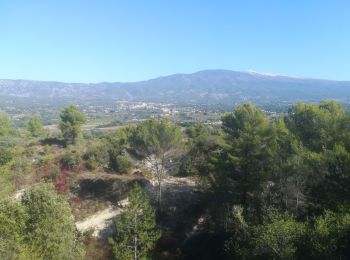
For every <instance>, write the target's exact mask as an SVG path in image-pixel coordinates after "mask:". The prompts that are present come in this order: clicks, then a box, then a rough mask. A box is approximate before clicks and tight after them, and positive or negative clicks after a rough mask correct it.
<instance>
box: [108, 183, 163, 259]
mask: <svg viewBox="0 0 350 260" xmlns="http://www.w3.org/2000/svg"><path fill="white" fill-rule="evenodd" d="M128 200H129V205H128V206H127V208H126V210H125V212H124V213H123V214H122V215H121V216H120V217H118V218H116V234H115V235H114V237H113V238H110V243H111V244H112V247H113V252H114V255H115V259H120V260H127V259H134V260H137V259H144V258H147V257H149V256H150V255H151V253H152V250H153V249H154V247H155V243H156V242H157V240H158V239H159V238H160V231H158V230H157V228H156V219H155V211H154V210H153V208H152V206H151V204H150V201H149V199H148V197H147V195H146V194H145V193H144V192H143V191H142V189H141V187H140V186H139V185H135V188H134V189H133V191H131V192H130V194H129V196H128Z"/></svg>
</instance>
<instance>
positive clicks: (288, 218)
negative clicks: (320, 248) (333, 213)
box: [254, 211, 305, 259]
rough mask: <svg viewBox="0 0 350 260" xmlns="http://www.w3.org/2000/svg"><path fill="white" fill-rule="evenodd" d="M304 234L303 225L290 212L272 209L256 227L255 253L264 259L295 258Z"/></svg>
mask: <svg viewBox="0 0 350 260" xmlns="http://www.w3.org/2000/svg"><path fill="white" fill-rule="evenodd" d="M304 234H305V225H304V224H303V223H300V222H297V221H295V219H294V217H293V216H292V215H291V214H289V213H278V212H275V211H272V212H270V213H269V216H268V219H266V220H265V221H264V222H263V224H262V225H260V226H258V227H257V228H256V238H255V239H254V240H255V241H254V244H255V254H256V255H258V256H259V257H263V258H265V259H295V258H296V253H297V249H298V244H299V243H300V241H301V239H302V238H303V236H304Z"/></svg>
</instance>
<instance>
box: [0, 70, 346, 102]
mask: <svg viewBox="0 0 350 260" xmlns="http://www.w3.org/2000/svg"><path fill="white" fill-rule="evenodd" d="M0 97H16V98H31V99H42V98H44V99H45V98H54V99H72V100H77V101H84V100H94V99H99V100H101V99H102V100H104V99H105V100H112V101H113V100H125V101H145V102H166V103H174V104H179V103H181V104H237V103H242V102H245V101H252V102H255V103H258V104H266V103H269V102H288V103H291V102H297V101H320V100H322V99H336V100H338V101H340V102H350V81H332V80H320V79H306V78H297V77H288V76H281V75H270V74H260V73H257V72H237V71H230V70H205V71H199V72H196V73H192V74H174V75H170V76H164V77H159V78H155V79H150V80H146V81H139V82H128V83H120V82H115V83H106V82H105V83H92V84H86V83H63V82H49V81H30V80H0Z"/></svg>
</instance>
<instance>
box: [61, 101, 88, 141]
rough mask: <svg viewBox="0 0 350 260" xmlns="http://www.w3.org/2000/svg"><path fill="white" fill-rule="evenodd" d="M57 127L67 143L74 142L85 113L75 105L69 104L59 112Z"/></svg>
mask: <svg viewBox="0 0 350 260" xmlns="http://www.w3.org/2000/svg"><path fill="white" fill-rule="evenodd" d="M60 118H61V120H60V122H59V127H60V129H61V131H62V134H63V137H64V139H65V141H66V142H67V143H72V144H74V143H75V142H76V140H77V138H78V137H79V135H80V134H81V125H82V124H84V123H85V122H86V118H85V115H84V114H83V113H82V112H81V111H80V110H79V108H78V107H77V106H76V105H69V106H67V107H66V108H64V109H63V110H62V111H61V113H60Z"/></svg>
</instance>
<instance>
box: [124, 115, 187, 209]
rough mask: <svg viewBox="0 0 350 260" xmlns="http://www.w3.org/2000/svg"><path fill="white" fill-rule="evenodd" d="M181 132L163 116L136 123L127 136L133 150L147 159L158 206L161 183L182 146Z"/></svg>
mask: <svg viewBox="0 0 350 260" xmlns="http://www.w3.org/2000/svg"><path fill="white" fill-rule="evenodd" d="M182 139H183V138H182V133H181V130H180V128H179V127H178V126H176V125H172V124H170V122H169V120H168V119H166V118H164V119H162V120H160V121H157V120H156V119H150V120H147V121H145V122H142V123H141V124H139V125H137V127H136V128H135V129H133V131H132V133H131V135H130V136H129V142H130V144H131V146H132V148H133V149H134V151H135V152H136V153H137V154H139V155H140V156H142V157H144V158H146V159H148V162H149V163H150V165H151V170H152V173H153V175H154V177H155V179H156V181H157V186H158V206H159V209H161V204H162V183H163V181H164V179H165V178H166V173H167V171H166V170H168V171H169V169H171V166H173V165H174V164H173V163H172V162H173V160H174V159H175V158H176V155H177V153H178V152H179V151H180V148H181V147H182V144H183V140H182Z"/></svg>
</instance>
